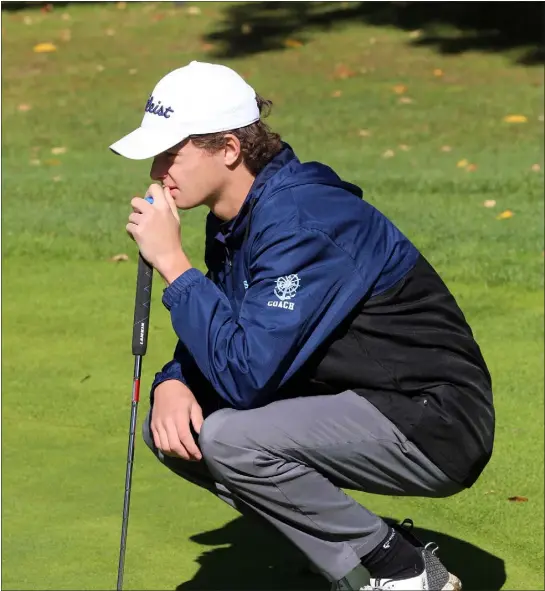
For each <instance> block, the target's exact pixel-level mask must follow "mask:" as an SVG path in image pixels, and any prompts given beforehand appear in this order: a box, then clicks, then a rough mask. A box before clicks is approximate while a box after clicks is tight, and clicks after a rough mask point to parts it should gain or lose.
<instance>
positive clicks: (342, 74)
mask: <svg viewBox="0 0 545 591" xmlns="http://www.w3.org/2000/svg"><path fill="white" fill-rule="evenodd" d="M355 75H356V72H354V70H352V69H350V68H349V67H348V66H345V65H344V64H339V65H338V66H337V67H336V68H335V72H334V73H333V78H335V79H336V80H346V79H347V78H352V77H353V76H355Z"/></svg>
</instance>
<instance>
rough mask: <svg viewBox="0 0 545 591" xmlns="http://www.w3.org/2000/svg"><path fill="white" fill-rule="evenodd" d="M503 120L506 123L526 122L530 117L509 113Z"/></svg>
mask: <svg viewBox="0 0 545 591" xmlns="http://www.w3.org/2000/svg"><path fill="white" fill-rule="evenodd" d="M503 120H504V121H505V123H526V122H527V121H528V118H527V117H525V116H524V115H507V116H506V117H504V118H503Z"/></svg>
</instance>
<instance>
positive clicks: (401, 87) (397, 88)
mask: <svg viewBox="0 0 545 591" xmlns="http://www.w3.org/2000/svg"><path fill="white" fill-rule="evenodd" d="M392 90H393V91H394V92H395V93H396V94H405V93H406V92H407V87H406V86H405V84H396V85H395V86H393V87H392Z"/></svg>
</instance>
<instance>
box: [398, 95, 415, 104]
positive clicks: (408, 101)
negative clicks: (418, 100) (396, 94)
mask: <svg viewBox="0 0 545 591" xmlns="http://www.w3.org/2000/svg"><path fill="white" fill-rule="evenodd" d="M397 102H398V103H400V104H401V105H410V104H411V103H414V101H413V99H412V98H409V97H408V96H402V97H401V98H400V99H399V100H398V101H397Z"/></svg>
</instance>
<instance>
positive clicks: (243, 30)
mask: <svg viewBox="0 0 545 591" xmlns="http://www.w3.org/2000/svg"><path fill="white" fill-rule="evenodd" d="M240 32H241V33H242V34H243V35H249V34H250V33H251V32H252V25H249V24H248V23H243V24H242V25H241V27H240Z"/></svg>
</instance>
